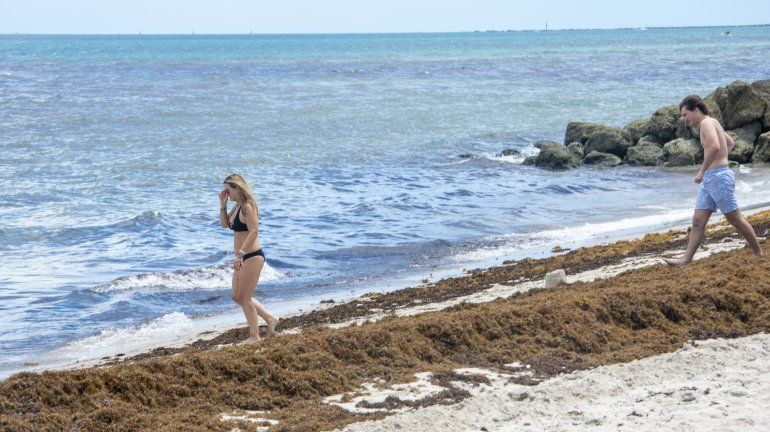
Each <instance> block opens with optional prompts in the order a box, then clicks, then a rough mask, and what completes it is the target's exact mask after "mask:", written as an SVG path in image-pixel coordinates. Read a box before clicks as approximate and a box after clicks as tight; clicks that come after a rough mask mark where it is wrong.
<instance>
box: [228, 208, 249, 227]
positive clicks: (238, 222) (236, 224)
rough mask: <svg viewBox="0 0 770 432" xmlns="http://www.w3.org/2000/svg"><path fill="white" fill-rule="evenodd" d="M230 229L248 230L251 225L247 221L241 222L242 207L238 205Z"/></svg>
mask: <svg viewBox="0 0 770 432" xmlns="http://www.w3.org/2000/svg"><path fill="white" fill-rule="evenodd" d="M230 229H231V230H233V231H236V232H238V231H248V230H249V227H248V226H246V224H245V223H243V222H241V208H240V207H238V213H236V214H235V219H233V223H231V224H230Z"/></svg>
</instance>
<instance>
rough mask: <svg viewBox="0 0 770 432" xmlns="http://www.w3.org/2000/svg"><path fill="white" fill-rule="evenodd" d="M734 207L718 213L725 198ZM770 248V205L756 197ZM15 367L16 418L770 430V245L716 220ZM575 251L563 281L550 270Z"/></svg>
mask: <svg viewBox="0 0 770 432" xmlns="http://www.w3.org/2000/svg"><path fill="white" fill-rule="evenodd" d="M715 221H717V219H716V218H715ZM750 222H751V223H752V224H753V225H754V227H755V229H756V231H757V234H758V235H759V236H760V237H761V241H762V245H763V247H764V248H765V249H769V248H770V244H769V243H768V242H767V240H766V238H767V236H768V234H770V212H768V211H764V212H760V213H756V214H754V215H752V216H751V217H750ZM686 240H687V239H686V232H684V231H669V232H665V233H651V234H648V235H646V236H644V237H643V238H639V239H633V240H628V241H620V242H615V243H611V244H605V245H598V246H593V247H587V248H580V249H576V250H572V251H562V252H558V253H556V254H555V255H554V256H552V257H549V258H544V259H524V260H520V261H513V262H505V263H504V264H503V265H502V266H497V267H492V268H489V269H486V270H474V271H472V272H470V273H469V274H468V275H466V276H463V277H458V278H451V279H445V280H441V281H438V282H433V283H425V284H422V285H419V286H415V287H411V288H407V289H403V290H399V291H395V292H391V293H372V294H371V295H368V296H364V297H362V298H359V299H356V300H354V301H352V302H347V303H342V304H333V303H331V304H324V305H322V307H319V308H318V309H316V310H314V311H311V312H308V313H305V314H302V315H298V316H293V317H288V318H287V319H284V320H282V321H281V323H280V325H279V328H278V329H279V331H280V332H281V333H280V334H279V335H278V336H276V337H273V338H270V339H266V340H264V341H263V342H262V343H261V344H260V345H258V346H256V347H254V346H234V345H233V344H234V343H235V342H237V341H240V340H242V339H243V338H244V337H245V335H246V329H245V328H237V329H231V330H228V331H225V332H224V333H221V334H216V335H208V336H207V337H206V338H205V339H200V340H198V341H195V342H193V343H191V344H189V345H186V346H183V347H167V348H159V349H155V350H153V351H151V352H148V353H141V354H137V355H131V353H128V355H126V356H122V357H121V358H111V359H106V360H105V363H104V364H103V365H100V366H92V367H87V368H79V369H74V370H64V371H43V372H41V373H22V374H17V375H14V376H12V377H10V378H9V379H7V380H4V381H2V382H1V383H0V430H4V431H27V430H29V431H33V430H35V431H37V430H70V429H72V430H137V431H140V430H160V429H162V430H221V431H235V430H239V431H279V430H303V431H316V430H350V431H354V430H355V431H358V430H361V431H363V430H367V431H370V430H374V431H385V430H435V431H439V430H458V431H459V430H488V431H492V430H674V429H678V430H707V429H717V430H757V431H759V430H767V427H768V425H769V424H770V418H768V416H767V414H766V413H764V410H762V409H760V407H763V406H766V405H767V404H768V402H769V401H770V400H769V399H768V394H770V392H769V391H768V390H770V363H768V351H770V338H768V336H767V333H768V332H770V324H769V323H770V320H769V319H768V318H770V278H769V277H768V275H769V274H770V261H769V260H767V259H766V258H757V257H755V256H754V255H753V254H751V251H750V249H747V248H746V247H745V242H743V240H742V239H740V238H738V237H737V235H736V234H735V232H734V230H733V229H732V228H731V227H729V226H726V225H724V223H723V222H722V223H720V224H717V225H712V226H710V228H709V230H708V233H707V238H706V242H705V243H704V246H703V248H702V249H701V250H700V251H699V252H698V254H697V255H696V261H695V262H694V263H693V264H692V265H690V266H688V267H685V268H670V267H667V266H665V265H664V264H661V261H660V259H659V257H660V256H672V255H676V254H678V253H680V252H681V250H682V248H683V247H684V244H685V242H686ZM556 270H564V272H565V277H564V280H563V281H562V283H561V284H559V285H558V286H556V287H553V288H548V289H546V288H545V287H544V279H545V277H546V274H547V273H549V272H553V271H556Z"/></svg>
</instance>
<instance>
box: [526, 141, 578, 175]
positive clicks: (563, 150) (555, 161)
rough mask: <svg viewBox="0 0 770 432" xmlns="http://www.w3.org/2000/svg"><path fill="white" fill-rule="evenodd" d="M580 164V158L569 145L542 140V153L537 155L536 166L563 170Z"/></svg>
mask: <svg viewBox="0 0 770 432" xmlns="http://www.w3.org/2000/svg"><path fill="white" fill-rule="evenodd" d="M578 165H580V159H579V158H578V157H577V156H575V155H574V154H573V153H572V152H571V151H569V150H567V147H565V146H563V145H561V144H557V143H548V142H541V145H540V153H539V154H538V155H537V160H536V161H535V166H537V167H538V168H545V169H550V170H563V169H568V168H572V167H576V166H578Z"/></svg>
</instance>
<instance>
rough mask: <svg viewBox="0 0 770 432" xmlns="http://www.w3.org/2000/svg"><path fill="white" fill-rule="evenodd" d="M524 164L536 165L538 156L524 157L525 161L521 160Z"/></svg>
mask: <svg viewBox="0 0 770 432" xmlns="http://www.w3.org/2000/svg"><path fill="white" fill-rule="evenodd" d="M521 164H522V165H536V164H537V156H527V157H525V158H524V161H522V162H521Z"/></svg>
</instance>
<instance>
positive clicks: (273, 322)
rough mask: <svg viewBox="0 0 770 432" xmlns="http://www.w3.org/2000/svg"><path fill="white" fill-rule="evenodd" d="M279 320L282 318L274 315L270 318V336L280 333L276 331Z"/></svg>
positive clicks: (268, 327)
mask: <svg viewBox="0 0 770 432" xmlns="http://www.w3.org/2000/svg"><path fill="white" fill-rule="evenodd" d="M279 320H280V318H275V317H273V319H271V320H269V321H268V322H267V335H268V336H275V335H277V334H278V333H276V332H275V326H277V325H278V321H279Z"/></svg>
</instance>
